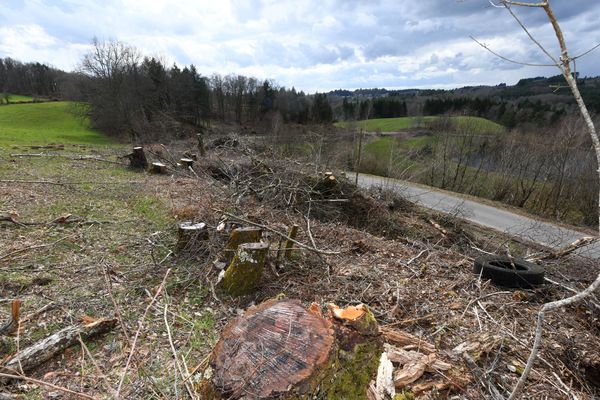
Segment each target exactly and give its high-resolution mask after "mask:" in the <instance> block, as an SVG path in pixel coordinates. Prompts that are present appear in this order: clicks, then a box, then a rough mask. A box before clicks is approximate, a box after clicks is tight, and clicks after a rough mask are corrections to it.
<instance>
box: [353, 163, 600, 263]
mask: <svg viewBox="0 0 600 400" xmlns="http://www.w3.org/2000/svg"><path fill="white" fill-rule="evenodd" d="M348 176H349V177H351V178H354V173H348ZM358 185H359V186H361V187H365V188H369V187H372V186H376V187H384V188H387V189H393V190H395V191H397V192H399V193H400V194H402V195H403V196H404V197H406V198H407V199H409V200H411V201H413V202H415V203H417V204H420V205H422V206H424V207H427V208H430V209H433V210H436V211H442V212H446V213H451V214H455V215H456V216H458V217H460V218H462V219H465V220H468V221H471V222H474V223H476V224H479V225H482V226H485V227H488V228H492V229H495V230H498V231H501V232H504V233H507V234H509V235H511V236H514V237H518V238H520V239H523V240H528V241H531V242H534V243H538V244H541V245H543V246H546V247H549V248H552V249H560V248H562V247H564V246H568V245H569V244H571V243H573V242H574V241H576V240H577V239H580V238H582V237H584V236H589V234H585V233H582V232H579V231H577V230H575V229H568V228H564V227H561V226H559V225H554V224H551V223H548V222H542V221H539V220H537V219H535V218H534V217H527V216H523V215H521V214H517V213H513V212H511V211H508V210H506V209H502V208H496V207H493V206H489V205H486V204H483V203H479V202H477V201H473V200H467V199H464V198H462V197H460V196H458V195H456V194H453V193H451V192H447V191H443V190H438V189H434V188H430V189H428V188H424V187H422V186H421V185H414V184H411V183H410V182H406V181H401V180H396V179H391V178H384V177H381V176H375V175H367V174H359V177H358ZM577 253H578V254H580V255H582V256H586V257H591V258H600V243H599V241H596V242H595V243H592V244H591V245H589V246H586V247H583V248H581V249H579V250H578V252H577Z"/></svg>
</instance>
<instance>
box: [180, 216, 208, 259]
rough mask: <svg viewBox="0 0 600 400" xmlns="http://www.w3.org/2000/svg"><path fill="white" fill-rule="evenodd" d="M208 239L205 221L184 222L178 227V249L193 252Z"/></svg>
mask: <svg viewBox="0 0 600 400" xmlns="http://www.w3.org/2000/svg"><path fill="white" fill-rule="evenodd" d="M206 240H208V229H206V224H205V223H203V222H196V223H195V222H189V221H188V222H182V223H180V224H179V227H178V229H177V251H180V252H193V251H195V250H198V248H199V247H200V246H201V245H202V244H203V243H204V242H205V241H206Z"/></svg>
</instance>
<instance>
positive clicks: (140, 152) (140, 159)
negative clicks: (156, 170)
mask: <svg viewBox="0 0 600 400" xmlns="http://www.w3.org/2000/svg"><path fill="white" fill-rule="evenodd" d="M127 158H129V167H130V168H133V169H146V168H148V160H147V159H146V154H145V153H144V148H143V147H134V148H133V152H132V153H131V154H129V155H127Z"/></svg>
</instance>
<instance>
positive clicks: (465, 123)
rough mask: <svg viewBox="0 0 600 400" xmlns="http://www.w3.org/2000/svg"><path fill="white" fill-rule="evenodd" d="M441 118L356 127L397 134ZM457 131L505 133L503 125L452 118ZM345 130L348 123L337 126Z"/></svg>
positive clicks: (367, 123) (359, 123) (375, 121)
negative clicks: (470, 130)
mask: <svg viewBox="0 0 600 400" xmlns="http://www.w3.org/2000/svg"><path fill="white" fill-rule="evenodd" d="M439 118H440V117H431V116H430V117H401V118H379V119H369V120H363V121H357V122H356V123H355V125H356V126H357V127H359V128H363V129H365V130H367V131H369V132H377V131H379V132H396V131H400V130H404V129H410V128H425V127H427V126H428V124H430V123H431V122H434V121H435V120H437V119H439ZM450 118H451V120H452V122H453V123H454V124H455V126H456V128H457V129H475V130H476V131H477V132H478V133H499V132H503V131H505V128H504V127H503V126H502V125H499V124H497V123H495V122H492V121H490V120H488V119H485V118H479V117H466V116H460V117H450ZM335 125H336V126H338V127H341V128H344V127H348V126H350V124H349V123H348V122H338V123H336V124H335Z"/></svg>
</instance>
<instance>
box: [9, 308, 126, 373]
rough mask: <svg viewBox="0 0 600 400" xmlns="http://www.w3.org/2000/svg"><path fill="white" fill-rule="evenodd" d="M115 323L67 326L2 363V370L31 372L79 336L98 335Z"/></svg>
mask: <svg viewBox="0 0 600 400" xmlns="http://www.w3.org/2000/svg"><path fill="white" fill-rule="evenodd" d="M116 323H117V320H116V319H100V320H97V321H93V322H91V323H88V324H85V323H82V324H78V325H72V326H69V327H67V328H64V329H63V330H61V331H58V332H56V333H55V334H53V335H51V336H48V337H47V338H45V339H42V340H40V341H39V342H37V343H35V344H33V345H32V346H30V347H27V348H25V349H23V350H21V351H20V352H18V353H17V354H15V355H14V356H13V357H12V358H10V359H9V360H8V361H7V362H6V363H4V365H3V368H7V369H9V370H15V371H17V370H19V369H20V368H22V369H23V371H28V370H31V369H33V368H35V367H37V366H38V365H40V364H42V363H44V362H46V361H48V360H50V359H51V358H52V357H54V356H56V355H58V354H60V353H62V352H63V351H64V350H65V349H67V348H69V347H71V346H72V345H74V344H75V343H77V342H78V341H79V336H80V335H81V338H82V339H86V338H89V337H92V336H95V335H99V334H102V333H105V332H108V331H110V330H111V329H113V328H114V326H115V325H116Z"/></svg>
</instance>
